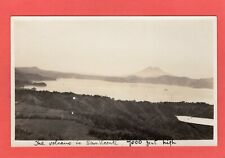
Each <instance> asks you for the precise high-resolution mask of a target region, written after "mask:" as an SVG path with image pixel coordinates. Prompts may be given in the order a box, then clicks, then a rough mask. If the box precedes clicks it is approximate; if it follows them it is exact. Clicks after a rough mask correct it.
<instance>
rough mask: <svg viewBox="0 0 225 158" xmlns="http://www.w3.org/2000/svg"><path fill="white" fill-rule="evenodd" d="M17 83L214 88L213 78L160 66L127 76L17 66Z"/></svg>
mask: <svg viewBox="0 0 225 158" xmlns="http://www.w3.org/2000/svg"><path fill="white" fill-rule="evenodd" d="M15 78H16V84H21V85H22V84H26V83H31V82H32V81H44V80H56V79H58V78H77V79H90V80H103V81H109V82H127V83H151V84H166V85H176V86H185V87H192V88H208V89H212V88H213V78H201V79H192V78H189V77H179V76H173V75H169V74H168V73H166V72H164V71H163V70H161V69H160V68H157V67H148V68H146V69H144V70H142V71H140V72H137V73H135V74H134V75H130V76H125V77H115V76H100V75H86V74H78V73H65V72H58V71H49V70H42V69H40V68H38V67H17V68H16V69H15Z"/></svg>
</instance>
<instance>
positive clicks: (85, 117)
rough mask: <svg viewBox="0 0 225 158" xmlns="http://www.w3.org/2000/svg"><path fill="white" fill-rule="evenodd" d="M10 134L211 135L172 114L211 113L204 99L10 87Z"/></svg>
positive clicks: (206, 128) (210, 130) (71, 136)
mask: <svg viewBox="0 0 225 158" xmlns="http://www.w3.org/2000/svg"><path fill="white" fill-rule="evenodd" d="M15 111H16V130H15V136H16V140H55V139H57V140H96V139H108V140H110V139H113V140H123V139H154V140H161V139H175V140H180V139H182V140H187V139H199V140H200V139H213V127H211V126H204V125H197V124H190V123H185V122H181V121H179V120H178V119H177V118H176V115H184V116H196V117H202V118H213V106H212V105H208V104H205V103H185V102H177V103H170V102H162V103H150V102H136V101H116V100H114V99H111V98H108V97H102V96H89V95H77V94H74V93H59V92H48V91H35V90H25V89H16V107H15Z"/></svg>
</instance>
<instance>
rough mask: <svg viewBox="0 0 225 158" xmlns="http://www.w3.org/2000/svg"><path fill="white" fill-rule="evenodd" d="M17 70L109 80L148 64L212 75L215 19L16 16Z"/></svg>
mask: <svg viewBox="0 0 225 158" xmlns="http://www.w3.org/2000/svg"><path fill="white" fill-rule="evenodd" d="M11 22H12V23H11V30H12V32H11V37H12V38H11V43H12V45H11V47H12V53H13V54H14V58H15V66H16V67H30V66H37V67H39V68H42V69H47V70H57V71H63V72H75V73H83V74H97V75H109V76H124V75H132V74H134V73H136V72H138V71H140V70H142V69H145V68H146V67H148V66H152V67H159V68H161V69H162V70H164V71H165V72H168V73H169V74H172V75H177V76H187V77H192V78H205V77H212V76H213V73H214V70H215V65H216V63H215V61H216V45H217V43H216V38H217V37H216V34H217V30H216V18H215V17H179V16H176V17H157V16H156V17H148V16H147V17H132V16H131V17H121V16H120V17H116V16H115V17H32V16H27V17H19V16H15V17H12V19H11Z"/></svg>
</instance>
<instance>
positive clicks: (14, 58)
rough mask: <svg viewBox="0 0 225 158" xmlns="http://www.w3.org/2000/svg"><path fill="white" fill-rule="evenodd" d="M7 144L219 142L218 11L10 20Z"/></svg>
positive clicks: (30, 17)
mask: <svg viewBox="0 0 225 158" xmlns="http://www.w3.org/2000/svg"><path fill="white" fill-rule="evenodd" d="M11 82H12V86H11V89H12V94H11V103H12V104H11V109H12V113H11V115H12V116H11V117H12V119H11V121H12V124H11V125H12V126H11V127H12V128H11V130H12V131H11V132H12V141H13V142H16V141H23V142H26V141H34V140H43V141H49V140H83V141H86V140H119V141H120V142H121V143H122V142H123V141H127V140H175V141H176V140H177V141H178V142H182V145H185V144H188V145H194V144H195V142H198V144H199V143H200V145H201V143H202V145H215V144H216V142H217V19H216V17H215V16H109V17H107V16H77V17H76V16H13V17H11Z"/></svg>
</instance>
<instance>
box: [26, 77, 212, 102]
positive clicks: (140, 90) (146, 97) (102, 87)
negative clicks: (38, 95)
mask: <svg viewBox="0 0 225 158" xmlns="http://www.w3.org/2000/svg"><path fill="white" fill-rule="evenodd" d="M45 83H46V84H47V86H46V87H36V88H37V90H48V91H58V92H74V93H77V94H89V95H101V96H108V97H111V98H114V99H117V100H118V99H120V100H136V101H150V102H161V101H169V102H179V101H186V102H206V103H209V104H213V90H212V89H198V88H189V87H181V86H169V85H162V84H147V83H120V82H108V81H101V80H84V79H57V80H56V81H45ZM32 87H33V86H26V87H25V88H32Z"/></svg>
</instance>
